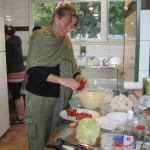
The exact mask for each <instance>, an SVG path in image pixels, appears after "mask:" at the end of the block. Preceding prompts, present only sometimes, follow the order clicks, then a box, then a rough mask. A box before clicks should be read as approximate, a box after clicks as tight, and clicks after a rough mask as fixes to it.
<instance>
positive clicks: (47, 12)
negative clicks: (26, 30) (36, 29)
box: [33, 2, 57, 27]
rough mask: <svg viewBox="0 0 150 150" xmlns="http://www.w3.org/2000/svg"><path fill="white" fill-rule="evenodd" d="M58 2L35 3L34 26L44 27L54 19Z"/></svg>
mask: <svg viewBox="0 0 150 150" xmlns="http://www.w3.org/2000/svg"><path fill="white" fill-rule="evenodd" d="M56 4H57V3H56V2H54V3H37V4H34V6H33V7H34V15H33V16H34V26H41V27H44V26H45V25H47V24H49V23H50V21H51V20H52V17H53V12H54V8H55V7H56Z"/></svg>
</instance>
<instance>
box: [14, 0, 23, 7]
mask: <svg viewBox="0 0 150 150" xmlns="http://www.w3.org/2000/svg"><path fill="white" fill-rule="evenodd" d="M12 7H13V8H21V7H25V2H24V0H12Z"/></svg>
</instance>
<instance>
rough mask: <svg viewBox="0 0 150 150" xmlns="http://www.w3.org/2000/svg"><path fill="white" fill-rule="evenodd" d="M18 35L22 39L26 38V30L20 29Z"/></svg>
mask: <svg viewBox="0 0 150 150" xmlns="http://www.w3.org/2000/svg"><path fill="white" fill-rule="evenodd" d="M16 35H18V36H19V37H20V38H21V40H22V41H23V40H26V33H25V32H24V31H18V32H16Z"/></svg>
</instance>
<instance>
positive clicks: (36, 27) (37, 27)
mask: <svg viewBox="0 0 150 150" xmlns="http://www.w3.org/2000/svg"><path fill="white" fill-rule="evenodd" d="M39 29H42V28H41V26H34V27H33V29H32V32H34V31H36V30H39Z"/></svg>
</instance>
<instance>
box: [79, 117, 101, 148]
mask: <svg viewBox="0 0 150 150" xmlns="http://www.w3.org/2000/svg"><path fill="white" fill-rule="evenodd" d="M100 129H101V127H100V124H99V123H98V122H97V121H96V120H95V119H93V118H84V119H82V120H80V121H79V123H78V125H77V128H76V138H77V140H78V141H79V143H82V144H89V145H96V138H97V137H99V136H100V134H101V130H100Z"/></svg>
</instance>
